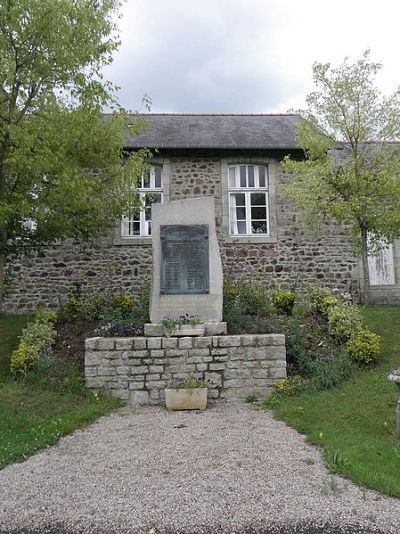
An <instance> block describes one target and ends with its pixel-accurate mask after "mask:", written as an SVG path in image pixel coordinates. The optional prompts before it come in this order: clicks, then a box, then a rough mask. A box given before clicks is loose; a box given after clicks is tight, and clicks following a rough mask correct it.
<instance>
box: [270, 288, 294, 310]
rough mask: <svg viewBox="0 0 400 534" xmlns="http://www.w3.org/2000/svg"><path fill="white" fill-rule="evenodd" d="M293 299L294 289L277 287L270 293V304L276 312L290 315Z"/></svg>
mask: <svg viewBox="0 0 400 534" xmlns="http://www.w3.org/2000/svg"><path fill="white" fill-rule="evenodd" d="M295 300H296V293H295V292H294V291H290V290H287V291H284V290H282V289H277V290H276V291H273V293H272V304H273V305H274V307H275V309H276V311H277V312H278V313H284V314H286V315H292V313H293V307H294V303H295Z"/></svg>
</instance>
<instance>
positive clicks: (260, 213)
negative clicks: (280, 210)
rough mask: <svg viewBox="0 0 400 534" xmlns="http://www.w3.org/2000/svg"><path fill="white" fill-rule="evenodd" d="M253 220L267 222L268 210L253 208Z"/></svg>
mask: <svg viewBox="0 0 400 534" xmlns="http://www.w3.org/2000/svg"><path fill="white" fill-rule="evenodd" d="M251 218H252V219H264V220H265V219H266V218H267V210H266V209H265V207H260V208H251Z"/></svg>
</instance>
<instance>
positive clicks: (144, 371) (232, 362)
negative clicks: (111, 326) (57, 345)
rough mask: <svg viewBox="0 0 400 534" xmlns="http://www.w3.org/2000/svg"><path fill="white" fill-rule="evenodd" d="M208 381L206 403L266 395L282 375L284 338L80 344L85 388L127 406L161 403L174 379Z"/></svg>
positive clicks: (151, 339)
mask: <svg viewBox="0 0 400 534" xmlns="http://www.w3.org/2000/svg"><path fill="white" fill-rule="evenodd" d="M189 376H195V377H199V376H200V377H202V378H204V379H205V380H210V381H211V383H210V388H209V391H208V398H209V401H210V402H224V401H226V400H232V401H241V400H244V399H245V398H246V397H247V396H248V395H257V396H258V397H260V398H262V397H266V396H267V395H268V394H269V393H271V392H272V390H273V388H274V386H275V385H276V384H277V383H278V382H280V381H281V380H282V379H284V378H286V347H285V336H284V335H282V334H260V335H240V336H206V337H181V338H178V337H168V338H166V337H146V338H145V337H137V338H102V337H94V338H90V339H87V340H86V343H85V377H86V385H87V387H88V388H90V389H93V390H98V389H101V388H104V389H105V390H107V391H109V392H110V393H111V394H112V395H113V396H115V397H119V398H121V399H123V400H125V401H127V402H128V403H129V404H131V405H132V406H137V405H145V404H164V400H165V394H164V389H165V388H166V387H167V386H168V384H169V383H170V381H171V380H173V379H174V378H186V377H189Z"/></svg>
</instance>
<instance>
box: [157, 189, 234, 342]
mask: <svg viewBox="0 0 400 534" xmlns="http://www.w3.org/2000/svg"><path fill="white" fill-rule="evenodd" d="M151 221H152V237H153V239H152V241H153V279H152V289H151V299H150V320H151V322H152V323H153V324H160V323H161V321H162V320H163V319H165V318H166V317H168V318H171V319H178V318H179V317H181V316H182V315H186V314H188V315H189V316H198V317H199V318H200V319H201V321H202V322H204V323H206V324H207V323H219V324H221V325H225V323H221V321H222V264H221V257H220V253H219V247H218V241H217V234H216V229H215V208H214V198H213V197H202V198H189V199H186V200H176V201H172V202H167V203H165V204H153V206H152V218H151ZM225 329H226V325H225ZM216 333H217V332H216ZM221 333H224V332H221Z"/></svg>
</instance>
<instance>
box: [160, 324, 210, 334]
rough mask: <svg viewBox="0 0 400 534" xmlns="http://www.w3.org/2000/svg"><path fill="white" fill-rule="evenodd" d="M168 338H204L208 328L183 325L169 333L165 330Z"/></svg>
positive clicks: (201, 325)
mask: <svg viewBox="0 0 400 534" xmlns="http://www.w3.org/2000/svg"><path fill="white" fill-rule="evenodd" d="M164 331H165V335H166V336H167V337H170V336H174V337H185V336H204V334H205V331H206V327H205V325H204V324H194V325H190V324H183V325H182V326H180V327H179V328H173V329H172V330H169V331H168V332H167V331H166V330H165V329H164Z"/></svg>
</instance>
